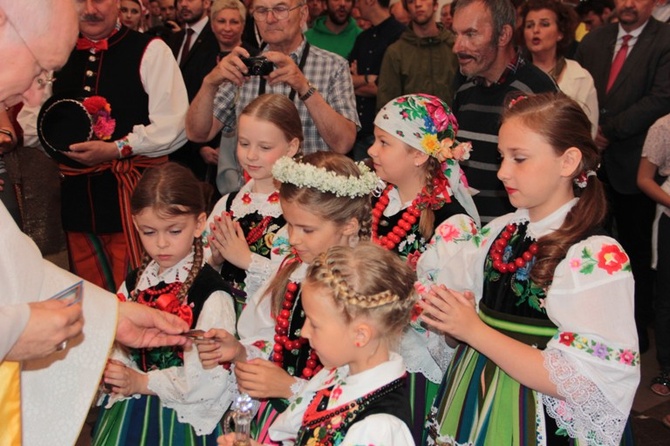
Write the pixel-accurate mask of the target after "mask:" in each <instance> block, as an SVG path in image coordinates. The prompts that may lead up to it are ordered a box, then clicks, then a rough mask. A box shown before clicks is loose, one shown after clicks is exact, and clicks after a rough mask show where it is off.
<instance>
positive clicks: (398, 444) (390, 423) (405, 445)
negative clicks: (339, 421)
mask: <svg viewBox="0 0 670 446" xmlns="http://www.w3.org/2000/svg"><path fill="white" fill-rule="evenodd" d="M356 445H384V446H413V445H414V439H413V438H412V434H411V433H410V431H409V428H408V427H407V425H406V424H405V423H403V422H402V421H401V420H400V419H399V418H397V417H394V416H393V415H389V414H385V413H378V414H374V415H370V416H368V417H366V418H364V419H363V420H361V421H359V422H358V423H354V424H353V425H352V426H351V428H349V431H348V432H347V435H346V436H345V437H344V441H343V442H342V444H341V446H356Z"/></svg>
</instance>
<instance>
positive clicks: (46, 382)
mask: <svg viewBox="0 0 670 446" xmlns="http://www.w3.org/2000/svg"><path fill="white" fill-rule="evenodd" d="M76 23H77V16H76V12H75V10H74V7H73V2H72V1H71V0H51V1H49V2H43V0H22V1H20V2H17V1H15V0H0V53H2V54H3V55H4V56H5V57H7V58H8V60H11V61H12V62H13V63H12V64H1V65H0V107H7V106H12V105H14V104H16V103H17V102H19V101H24V102H25V103H26V104H29V105H39V103H40V100H41V97H42V94H43V86H44V85H45V82H46V81H47V79H48V78H47V74H48V72H49V71H51V70H54V69H57V68H59V67H60V66H62V65H63V63H64V62H65V61H66V60H67V56H68V54H69V53H70V51H71V49H72V46H73V44H74V41H75V38H76V34H77V33H76V29H77V25H76ZM0 252H2V254H3V255H2V256H0V284H2V286H1V287H0V443H2V444H12V445H15V444H21V443H22V442H23V444H42V443H44V442H49V444H74V443H75V441H76V439H77V436H78V434H79V430H80V429H81V426H82V424H83V422H84V419H85V417H86V414H87V413H88V408H89V405H90V402H91V400H92V398H93V396H94V394H95V392H96V391H97V388H98V383H99V381H100V376H101V374H102V371H103V369H104V367H105V364H106V361H107V355H108V350H109V347H110V346H111V343H112V342H113V340H114V333H115V332H116V333H117V336H116V339H117V340H118V341H119V342H121V343H124V344H126V345H129V346H135V347H151V346H157V345H164V344H167V343H173V344H174V343H183V342H184V341H185V339H184V338H183V337H181V336H166V333H173V334H176V333H181V332H183V331H184V330H185V329H187V327H186V324H185V323H184V322H183V321H181V320H180V319H178V318H177V317H175V316H173V315H169V314H167V313H161V312H158V311H156V310H152V309H149V308H148V307H144V306H141V305H138V304H135V303H128V302H125V303H119V302H118V301H117V299H116V298H115V297H114V295H112V294H111V293H108V292H106V291H104V290H101V289H100V288H98V287H96V286H94V285H92V284H90V283H87V282H84V284H83V291H84V293H83V296H84V297H83V301H82V303H79V304H73V305H68V302H67V301H59V300H53V299H51V300H49V297H51V296H53V295H54V294H56V293H57V292H58V291H61V290H63V289H64V288H67V287H69V286H71V285H73V284H75V283H77V282H79V281H80V279H79V278H78V277H76V276H74V275H72V274H70V273H68V272H67V271H64V270H62V269H60V268H57V267H56V266H54V265H53V264H51V263H50V262H47V261H45V260H44V259H42V257H41V255H40V252H39V249H38V248H37V246H36V245H35V243H33V242H32V241H31V240H30V238H28V237H27V236H26V235H25V234H23V233H21V231H20V230H19V229H18V227H17V226H16V224H15V223H14V222H13V220H12V218H11V217H10V216H9V213H8V212H7V210H6V209H5V207H4V205H2V203H0ZM82 316H83V318H84V319H85V320H86V324H85V325H84V324H83V319H82ZM82 330H83V332H82ZM57 350H61V351H58V352H57ZM18 361H21V362H22V364H21V365H19V362H18ZM19 370H20V373H19ZM19 376H20V381H21V385H19V379H18V377H19ZM63 414H66V415H65V416H63Z"/></svg>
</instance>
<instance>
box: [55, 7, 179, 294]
mask: <svg viewBox="0 0 670 446" xmlns="http://www.w3.org/2000/svg"><path fill="white" fill-rule="evenodd" d="M77 8H78V13H79V31H80V37H79V39H78V41H77V46H76V49H75V50H74V51H73V52H72V53H71V54H70V57H69V59H68V61H67V63H66V64H65V65H64V66H63V68H62V69H61V70H59V71H57V72H56V73H55V74H54V77H55V80H54V82H53V95H54V96H53V98H52V99H57V98H59V97H61V96H65V97H69V96H71V95H74V96H77V95H96V96H102V97H103V98H104V99H105V100H106V101H107V102H108V103H109V105H110V106H111V117H112V118H113V119H114V120H115V121H116V125H115V127H114V129H113V132H111V135H106V136H107V137H108V139H107V140H101V139H96V140H91V141H86V142H81V143H77V144H73V145H71V146H70V151H69V152H62V153H63V154H65V155H67V157H68V158H65V159H64V160H65V161H63V157H57V158H58V159H59V160H60V161H61V163H60V169H61V174H62V175H63V181H62V183H61V215H62V221H63V229H64V230H65V233H66V237H67V244H68V251H69V255H70V265H71V268H72V271H73V272H74V273H75V274H77V275H78V276H81V277H83V278H84V279H86V280H88V281H90V282H93V283H95V284H96V285H98V286H100V287H102V288H106V289H108V290H110V291H116V289H117V288H118V286H119V285H120V284H121V283H122V281H123V280H124V279H125V275H126V273H127V271H128V268H129V266H132V267H133V268H134V267H137V266H139V263H140V260H141V245H140V243H139V239H138V238H137V235H136V233H135V230H134V227H133V224H132V219H131V217H130V211H129V203H130V195H131V193H132V188H133V186H134V184H135V182H136V181H137V180H138V179H139V176H140V174H141V171H142V169H143V168H146V167H149V166H153V165H157V164H159V163H162V162H165V161H166V159H167V158H166V156H165V155H167V154H169V153H171V152H173V151H174V150H176V149H177V148H178V147H180V146H181V145H183V143H184V142H185V140H186V139H185V134H184V115H185V113H186V110H187V108H188V98H187V94H186V88H185V86H184V81H183V79H182V75H181V73H180V71H179V67H178V66H177V63H176V62H175V59H174V57H173V55H172V52H171V51H170V49H169V48H168V46H167V45H166V44H165V43H164V42H163V41H162V40H160V39H156V38H152V37H150V36H146V35H143V34H141V33H138V32H135V31H132V30H130V29H128V28H126V27H124V26H122V25H121V24H120V23H119V22H118V20H117V17H118V12H119V0H97V1H93V0H86V1H79V2H77ZM44 119H47V116H45V118H44ZM73 125H77V124H76V123H73ZM104 137H105V136H103V138H104ZM98 138H100V136H98ZM43 143H44V144H43V145H48V141H43ZM45 148H46V147H45Z"/></svg>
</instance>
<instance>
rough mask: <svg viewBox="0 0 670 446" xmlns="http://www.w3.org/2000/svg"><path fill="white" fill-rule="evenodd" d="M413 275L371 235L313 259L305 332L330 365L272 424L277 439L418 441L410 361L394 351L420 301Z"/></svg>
mask: <svg viewBox="0 0 670 446" xmlns="http://www.w3.org/2000/svg"><path fill="white" fill-rule="evenodd" d="M414 280H415V274H414V272H413V271H412V269H411V268H410V267H409V266H408V265H407V264H406V262H404V261H402V260H401V259H400V258H399V257H398V256H397V255H395V253H392V252H390V251H387V250H385V249H383V248H381V247H379V246H377V245H374V244H372V243H370V242H362V243H359V244H358V246H356V247H355V248H350V247H348V246H333V247H331V248H330V249H329V250H328V251H326V252H325V253H322V254H320V255H319V256H318V257H317V258H316V259H315V260H314V261H313V262H312V264H311V265H310V266H309V268H308V270H307V275H306V277H305V279H304V281H303V284H302V303H303V308H304V311H305V324H304V325H303V327H302V331H301V335H302V336H303V337H304V338H305V339H307V340H308V341H309V345H310V346H311V348H313V349H314V350H316V351H317V352H318V354H319V358H320V359H321V362H322V363H323V367H324V368H323V369H322V370H321V371H320V372H318V373H317V374H316V375H315V376H314V377H313V378H312V379H311V380H310V381H309V382H308V383H307V384H306V385H305V386H304V387H303V389H302V390H301V391H300V392H299V393H298V394H296V395H294V396H293V397H292V398H291V399H290V404H289V407H288V409H286V411H284V412H283V413H282V414H281V415H280V416H279V417H278V418H277V420H275V422H274V423H273V424H272V427H271V428H270V436H271V437H272V439H273V440H275V441H282V442H284V444H286V443H287V442H290V443H291V444H295V445H297V446H306V445H316V444H318V445H338V444H346V445H394V446H404V445H408V446H409V445H412V446H413V445H414V440H413V439H412V435H411V433H410V431H409V422H410V403H409V395H408V392H407V376H406V373H405V366H404V365H403V360H402V358H401V357H400V356H399V355H398V354H397V353H395V352H396V351H397V347H398V343H399V342H400V336H401V334H402V332H403V330H404V329H405V328H406V327H407V324H408V323H409V319H410V310H411V308H412V306H413V305H414V303H415V294H414V292H413V287H412V284H413V283H414ZM232 440H233V437H232V436H230V435H227V436H225V437H222V438H220V439H219V444H220V445H226V446H233V441H232Z"/></svg>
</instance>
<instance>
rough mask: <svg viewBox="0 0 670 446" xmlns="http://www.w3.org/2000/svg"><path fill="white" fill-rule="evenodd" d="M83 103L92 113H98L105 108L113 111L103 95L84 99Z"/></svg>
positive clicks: (108, 111) (107, 110)
mask: <svg viewBox="0 0 670 446" xmlns="http://www.w3.org/2000/svg"><path fill="white" fill-rule="evenodd" d="M81 103H82V105H83V106H84V108H85V109H86V111H87V112H88V113H89V114H90V115H96V114H98V113H100V112H101V111H103V110H104V111H106V112H107V113H110V112H111V111H112V109H111V107H110V106H109V102H107V99H105V98H103V97H102V96H90V97H88V98H86V99H84V100H83V101H82V102H81Z"/></svg>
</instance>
